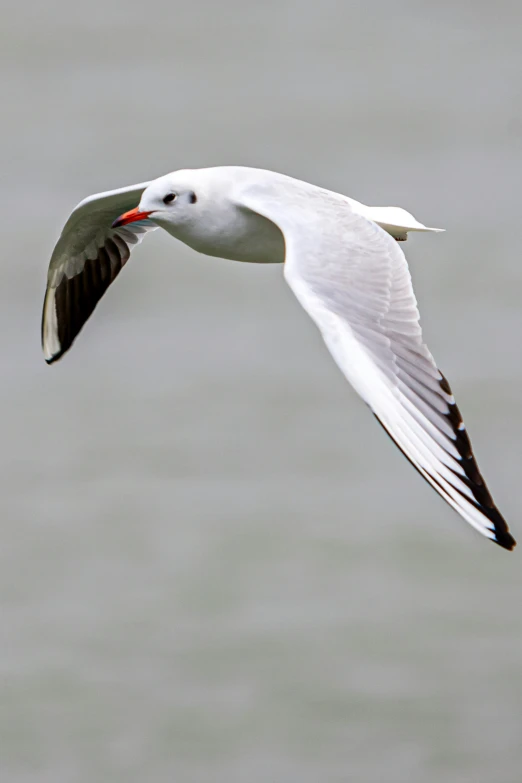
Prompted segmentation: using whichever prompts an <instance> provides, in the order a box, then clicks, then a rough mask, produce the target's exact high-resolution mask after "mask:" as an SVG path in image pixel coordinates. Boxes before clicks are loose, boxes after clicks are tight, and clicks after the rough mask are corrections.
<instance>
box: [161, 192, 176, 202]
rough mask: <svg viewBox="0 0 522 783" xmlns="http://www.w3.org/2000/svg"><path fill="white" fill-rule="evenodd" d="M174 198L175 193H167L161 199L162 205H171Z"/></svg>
mask: <svg viewBox="0 0 522 783" xmlns="http://www.w3.org/2000/svg"><path fill="white" fill-rule="evenodd" d="M175 198H176V194H175V193H167V195H166V196H165V198H164V199H163V203H164V204H172V202H173V201H174V199H175Z"/></svg>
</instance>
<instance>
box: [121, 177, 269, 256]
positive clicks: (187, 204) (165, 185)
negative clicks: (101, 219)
mask: <svg viewBox="0 0 522 783" xmlns="http://www.w3.org/2000/svg"><path fill="white" fill-rule="evenodd" d="M246 171H247V170H245V169H240V168H236V167H220V168H210V169H183V170H180V171H174V172H172V173H171V174H166V175H165V176H164V177H159V178H158V179H156V180H154V181H153V182H151V183H150V185H149V186H148V187H147V188H146V189H145V190H144V192H143V194H142V197H141V200H140V203H139V205H138V206H137V207H136V208H135V209H132V210H130V212H126V213H125V214H124V215H121V217H119V218H118V219H117V220H116V221H115V222H114V223H113V227H114V228H117V227H118V226H124V225H126V224H127V223H132V222H134V221H137V220H151V221H153V222H154V223H157V225H158V226H160V227H161V228H163V229H165V231H167V232H168V233H169V234H171V235H172V236H174V237H176V239H180V240H181V241H182V242H184V243H185V244H187V245H189V246H190V247H192V248H194V250H197V251H198V252H200V253H205V254H206V255H210V256H219V257H221V258H230V259H234V260H238V261H256V262H280V261H282V260H283V258H284V242H283V238H282V235H281V232H280V231H279V229H278V228H276V227H275V226H274V224H273V223H270V222H269V221H268V220H266V219H265V218H263V217H261V215H258V214H256V213H254V212H252V211H251V210H248V209H246V208H244V207H242V206H241V199H240V191H241V185H242V180H243V178H244V176H245V175H244V172H246Z"/></svg>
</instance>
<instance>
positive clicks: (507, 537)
mask: <svg viewBox="0 0 522 783" xmlns="http://www.w3.org/2000/svg"><path fill="white" fill-rule="evenodd" d="M491 540H492V541H493V542H494V543H495V544H498V545H499V546H501V547H502V549H507V550H508V552H512V551H513V549H514V548H515V547H516V545H517V542H516V541H515V539H514V538H513V536H512V535H511V533H510V532H509V530H502V531H500V530H499V531H495V538H492V539H491Z"/></svg>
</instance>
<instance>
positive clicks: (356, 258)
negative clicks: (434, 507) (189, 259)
mask: <svg viewBox="0 0 522 783" xmlns="http://www.w3.org/2000/svg"><path fill="white" fill-rule="evenodd" d="M158 227H160V228H163V229H165V230H166V231H167V232H168V233H169V234H171V235H172V236H173V237H175V238H176V239H179V240H181V241H182V242H184V243H185V244H187V245H189V246H190V247H192V248H193V249H194V250H197V251H198V252H200V253H205V254H206V255H209V256H218V257H221V258H227V259H232V260H235V261H249V262H255V263H282V262H284V276H285V279H286V281H287V283H288V285H289V286H290V288H291V289H292V291H293V292H294V294H295V295H296V297H297V299H298V300H299V302H300V303H301V305H302V306H303V307H304V309H305V310H306V311H307V313H308V314H309V315H310V316H311V318H312V319H313V320H314V321H315V323H316V325H317V326H318V328H319V331H320V332H321V335H322V337H323V339H324V341H325V343H326V346H327V348H328V349H329V351H330V353H331V355H332V356H333V358H334V360H335V362H336V363H337V365H338V366H339V368H340V369H341V371H342V372H343V374H344V375H345V377H346V378H347V380H348V381H349V382H350V383H351V384H352V386H353V387H354V388H355V390H356V391H357V392H358V394H359V395H360V396H361V397H362V399H363V400H364V401H365V403H366V404H367V405H368V406H369V407H370V409H371V410H372V412H373V414H374V415H375V417H376V418H377V419H378V421H379V422H380V423H381V425H382V426H383V427H384V429H385V430H386V432H387V433H388V435H389V436H390V437H391V438H392V440H393V441H394V442H395V443H396V444H397V446H398V447H399V449H400V450H401V451H402V452H403V453H404V455H405V456H406V457H407V458H408V460H409V461H410V462H411V464H412V465H413V466H414V467H415V468H416V469H417V470H418V471H419V473H420V474H421V475H422V476H423V477H424V478H425V479H426V481H428V482H429V484H431V486H432V487H433V488H434V489H435V490H436V491H437V492H438V493H439V494H440V495H441V496H442V497H443V498H444V500H446V501H447V503H449V505H450V506H452V507H453V508H454V509H455V510H456V511H457V512H458V513H459V514H460V515H461V516H462V517H463V518H464V519H465V520H466V521H467V522H469V524H470V525H472V526H473V527H474V528H475V529H476V530H478V532H479V533H481V534H482V535H483V536H486V538H489V539H491V540H492V541H495V542H496V543H497V544H499V545H500V546H501V547H504V548H505V549H513V547H514V546H515V540H514V538H513V537H512V536H511V534H510V533H509V530H508V526H507V524H506V522H505V520H504V518H503V517H502V515H501V514H500V512H499V511H498V509H497V507H496V506H495V504H494V502H493V499H492V497H491V495H490V493H489V491H488V489H487V487H486V484H485V482H484V479H483V478H482V475H481V473H480V471H479V469H478V466H477V463H476V460H475V457H474V455H473V452H472V449H471V444H470V440H469V437H468V434H467V432H466V428H465V426H464V422H463V421H462V417H461V415H460V411H459V409H458V408H457V405H456V403H455V399H454V397H453V394H452V393H451V389H450V387H449V385H448V382H447V381H446V379H445V377H444V376H443V375H442V373H441V372H440V371H439V369H438V368H437V365H436V364H435V360H434V359H433V356H432V355H431V353H430V351H429V350H428V348H427V346H426V345H425V343H424V342H423V339H422V332H421V327H420V323H419V311H418V309H417V301H416V299H415V294H414V292H413V288H412V283H411V277H410V273H409V269H408V264H407V262H406V258H405V256H404V253H403V252H402V249H401V247H400V245H399V244H398V241H404V240H405V239H407V235H408V232H410V231H440V230H441V229H436V228H428V227H426V226H424V225H422V223H419V222H418V221H417V220H415V218H414V217H413V216H412V215H411V214H409V213H408V212H406V211H405V210H403V209H400V208H398V207H367V206H365V205H364V204H361V203H359V202H358V201H355V200H354V199H351V198H348V197H347V196H344V195H341V194H339V193H334V192H332V191H329V190H325V189H324V188H320V187H316V186H315V185H311V184H309V183H307V182H302V181H300V180H296V179H293V178H291V177H288V176H285V175H283V174H277V173H275V172H271V171H264V170H260V169H251V168H243V167H238V166H223V167H216V168H207V169H193V170H182V171H176V172H173V173H171V174H167V175H165V176H163V177H160V178H159V179H156V180H153V181H152V182H143V183H141V184H139V185H131V186H130V187H126V188H120V189H119V190H111V191H108V192H106V193H98V194H96V195H94V196H89V198H87V199H85V200H84V201H82V202H80V204H78V206H77V207H76V208H75V210H74V211H73V212H72V214H71V216H70V217H69V220H68V221H67V223H66V224H65V227H64V229H63V231H62V234H61V236H60V238H59V240H58V242H57V244H56V247H55V249H54V252H53V254H52V258H51V262H50V265H49V273H48V280H47V290H46V294H45V301H44V307H43V317H42V345H43V352H44V356H45V360H46V361H47V362H48V363H49V364H50V363H52V362H55V361H56V360H57V359H59V358H60V357H61V356H62V355H63V354H64V353H65V352H66V351H67V350H68V349H69V348H70V347H71V345H72V343H73V342H74V340H75V338H76V337H77V335H78V333H79V332H80V330H81V329H82V327H83V325H84V323H85V321H86V320H87V319H88V318H89V316H90V315H91V313H92V311H93V310H94V308H95V307H96V304H97V303H98V301H99V300H100V298H101V297H102V296H103V294H104V293H105V291H106V290H107V288H108V287H109V285H110V284H111V283H112V282H113V280H115V278H116V277H117V276H118V274H119V272H120V271H121V269H122V268H123V266H124V265H125V264H126V262H127V261H128V259H129V256H130V252H131V249H132V247H133V246H134V245H136V244H137V243H139V242H140V241H141V240H142V239H143V238H144V236H145V235H146V234H147V233H148V232H150V231H153V230H154V229H156V228H158Z"/></svg>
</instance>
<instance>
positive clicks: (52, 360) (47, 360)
mask: <svg viewBox="0 0 522 783" xmlns="http://www.w3.org/2000/svg"><path fill="white" fill-rule="evenodd" d="M64 353H65V351H61V352H60V353H55V355H54V356H50V357H49V358H47V356H44V359H45V363H46V364H48V365H51V364H54V363H55V362H57V361H58V360H59V359H61V358H62V356H63V355H64Z"/></svg>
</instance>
